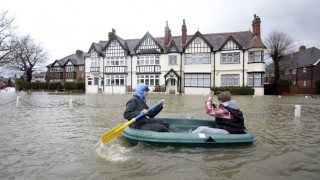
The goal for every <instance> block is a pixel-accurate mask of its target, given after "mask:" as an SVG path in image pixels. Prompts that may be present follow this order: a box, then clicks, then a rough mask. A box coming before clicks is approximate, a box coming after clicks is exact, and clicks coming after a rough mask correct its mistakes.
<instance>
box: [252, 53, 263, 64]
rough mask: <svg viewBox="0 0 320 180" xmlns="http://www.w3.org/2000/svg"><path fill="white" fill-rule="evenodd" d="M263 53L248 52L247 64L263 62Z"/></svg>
mask: <svg viewBox="0 0 320 180" xmlns="http://www.w3.org/2000/svg"><path fill="white" fill-rule="evenodd" d="M263 53H264V52H263V51H249V63H254V62H264V60H263V56H264V55H263Z"/></svg>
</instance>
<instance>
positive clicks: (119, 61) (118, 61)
mask: <svg viewBox="0 0 320 180" xmlns="http://www.w3.org/2000/svg"><path fill="white" fill-rule="evenodd" d="M106 65H107V66H125V65H126V59H125V58H124V57H108V58H107V60H106Z"/></svg>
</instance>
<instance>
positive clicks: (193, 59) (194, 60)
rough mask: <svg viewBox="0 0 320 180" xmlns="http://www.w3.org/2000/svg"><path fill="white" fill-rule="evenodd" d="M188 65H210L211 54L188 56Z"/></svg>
mask: <svg viewBox="0 0 320 180" xmlns="http://www.w3.org/2000/svg"><path fill="white" fill-rule="evenodd" d="M185 63H186V64H210V53H193V54H186V62H185Z"/></svg>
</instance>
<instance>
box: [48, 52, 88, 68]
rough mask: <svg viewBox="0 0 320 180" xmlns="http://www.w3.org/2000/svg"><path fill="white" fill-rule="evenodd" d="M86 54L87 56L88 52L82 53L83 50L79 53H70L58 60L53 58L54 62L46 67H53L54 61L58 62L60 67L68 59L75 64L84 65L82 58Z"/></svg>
mask: <svg viewBox="0 0 320 180" xmlns="http://www.w3.org/2000/svg"><path fill="white" fill-rule="evenodd" d="M87 56H88V53H84V52H83V53H81V54H71V55H69V56H67V57H64V58H62V59H60V60H55V62H54V63H52V64H49V65H48V66H47V67H53V65H54V64H55V63H58V64H59V65H60V66H61V67H63V66H65V65H66V64H67V63H68V61H71V63H72V64H73V65H75V66H80V65H84V58H85V57H87Z"/></svg>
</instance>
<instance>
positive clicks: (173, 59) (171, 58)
mask: <svg viewBox="0 0 320 180" xmlns="http://www.w3.org/2000/svg"><path fill="white" fill-rule="evenodd" d="M176 64H177V56H176V55H169V65H176Z"/></svg>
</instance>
